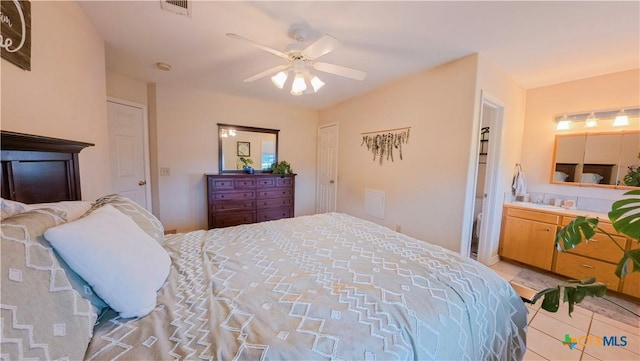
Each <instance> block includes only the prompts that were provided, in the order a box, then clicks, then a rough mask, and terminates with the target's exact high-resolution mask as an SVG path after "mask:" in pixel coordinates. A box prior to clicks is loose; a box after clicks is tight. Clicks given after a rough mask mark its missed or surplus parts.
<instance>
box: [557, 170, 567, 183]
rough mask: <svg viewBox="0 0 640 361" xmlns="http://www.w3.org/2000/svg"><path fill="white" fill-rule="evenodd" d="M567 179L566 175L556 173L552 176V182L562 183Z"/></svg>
mask: <svg viewBox="0 0 640 361" xmlns="http://www.w3.org/2000/svg"><path fill="white" fill-rule="evenodd" d="M568 177H569V175H568V174H567V173H565V172H558V171H556V173H555V175H554V176H553V180H554V181H556V182H564V181H566V180H567V178H568Z"/></svg>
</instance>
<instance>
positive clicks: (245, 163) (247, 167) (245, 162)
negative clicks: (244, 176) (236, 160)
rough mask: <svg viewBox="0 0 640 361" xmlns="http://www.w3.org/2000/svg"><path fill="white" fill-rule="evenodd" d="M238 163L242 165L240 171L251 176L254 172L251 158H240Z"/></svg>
mask: <svg viewBox="0 0 640 361" xmlns="http://www.w3.org/2000/svg"><path fill="white" fill-rule="evenodd" d="M240 162H241V163H242V169H243V170H244V171H245V172H247V173H249V174H253V173H254V170H253V167H252V165H253V160H252V159H251V158H245V157H240Z"/></svg>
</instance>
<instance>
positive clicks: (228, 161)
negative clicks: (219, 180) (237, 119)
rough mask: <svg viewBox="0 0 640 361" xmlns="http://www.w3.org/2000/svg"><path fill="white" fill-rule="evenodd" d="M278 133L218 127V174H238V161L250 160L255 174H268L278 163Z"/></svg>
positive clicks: (243, 127) (256, 129)
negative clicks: (273, 165) (272, 166)
mask: <svg viewBox="0 0 640 361" xmlns="http://www.w3.org/2000/svg"><path fill="white" fill-rule="evenodd" d="M279 132H280V130H279V129H266V128H255V127H246V126H242V125H231V124H220V123H218V171H219V173H220V174H222V173H239V172H243V170H242V165H243V163H242V161H241V160H240V158H245V159H251V161H252V162H253V163H252V167H253V169H254V170H255V171H256V172H266V171H270V170H271V165H272V164H273V163H276V162H277V161H278V133H279Z"/></svg>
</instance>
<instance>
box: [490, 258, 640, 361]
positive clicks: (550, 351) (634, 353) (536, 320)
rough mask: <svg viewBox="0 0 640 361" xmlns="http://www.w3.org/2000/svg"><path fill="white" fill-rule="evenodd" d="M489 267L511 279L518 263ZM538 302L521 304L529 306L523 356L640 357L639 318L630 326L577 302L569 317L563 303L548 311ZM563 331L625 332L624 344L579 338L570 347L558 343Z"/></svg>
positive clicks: (581, 335) (593, 335) (596, 334)
mask: <svg viewBox="0 0 640 361" xmlns="http://www.w3.org/2000/svg"><path fill="white" fill-rule="evenodd" d="M491 269H492V270H494V271H495V272H496V273H498V274H499V275H500V276H501V277H502V278H504V279H506V280H507V281H511V280H512V279H513V278H514V277H515V276H516V275H517V274H518V273H519V272H520V271H521V270H522V267H520V266H518V265H514V264H511V263H508V262H504V261H500V262H498V263H496V264H495V265H493V266H491ZM541 303H542V302H541V301H538V302H536V304H535V305H532V304H529V303H526V304H525V305H526V306H527V308H528V309H529V316H528V322H529V323H528V329H527V353H526V354H525V355H524V360H554V361H555V360H577V361H580V360H585V361H586V360H607V361H608V360H633V361H637V360H640V319H639V320H638V325H637V326H635V327H634V326H632V325H629V324H626V323H622V322H619V321H616V320H614V319H611V318H608V317H605V316H602V315H600V314H597V313H594V312H592V311H589V310H587V309H584V308H581V307H580V306H576V307H575V309H574V312H573V313H572V315H571V317H569V315H568V312H567V306H566V304H564V303H562V304H561V305H560V310H558V312H555V313H551V312H547V311H545V310H542V309H540V304H541ZM567 334H568V335H570V337H571V338H576V339H580V340H589V339H591V340H594V339H595V338H596V337H597V338H598V339H601V338H602V336H607V337H610V336H618V340H620V337H621V336H625V337H626V346H624V347H623V346H618V347H613V346H602V345H595V344H594V345H589V343H588V342H584V341H583V342H579V345H577V346H576V347H575V348H574V349H573V350H572V349H570V348H569V347H568V346H567V345H565V344H563V343H562V341H564V339H565V337H566V335H567ZM589 336H591V337H589ZM618 342H620V341H618ZM585 344H586V346H582V345H585Z"/></svg>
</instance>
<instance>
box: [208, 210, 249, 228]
mask: <svg viewBox="0 0 640 361" xmlns="http://www.w3.org/2000/svg"><path fill="white" fill-rule="evenodd" d="M255 214H256V213H255V212H253V211H247V212H224V213H212V214H211V215H210V216H209V227H213V228H220V227H231V226H237V225H240V224H249V223H255V222H256V219H255Z"/></svg>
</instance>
